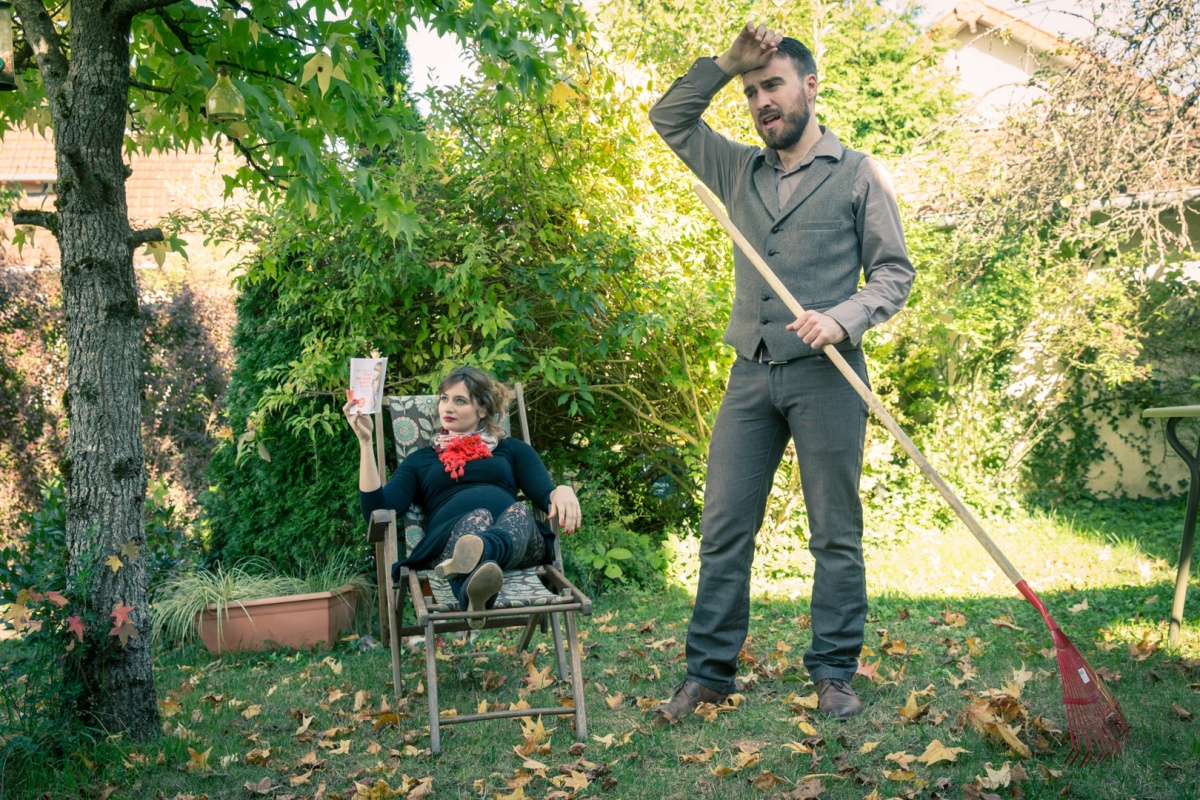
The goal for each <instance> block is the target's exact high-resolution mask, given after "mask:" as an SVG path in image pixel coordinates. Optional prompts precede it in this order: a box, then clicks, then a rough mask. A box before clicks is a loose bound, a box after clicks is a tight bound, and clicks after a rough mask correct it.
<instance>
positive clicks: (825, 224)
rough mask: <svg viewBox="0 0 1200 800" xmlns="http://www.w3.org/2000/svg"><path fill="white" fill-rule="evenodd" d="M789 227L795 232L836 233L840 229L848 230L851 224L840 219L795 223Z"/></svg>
mask: <svg viewBox="0 0 1200 800" xmlns="http://www.w3.org/2000/svg"><path fill="white" fill-rule="evenodd" d="M787 227H789V228H791V229H792V230H794V231H836V230H838V229H839V228H848V227H850V224H849V223H848V222H843V221H842V220H840V219H819V220H815V221H813V222H793V223H792V224H790V225H788V226H787Z"/></svg>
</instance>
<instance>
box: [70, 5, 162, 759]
mask: <svg viewBox="0 0 1200 800" xmlns="http://www.w3.org/2000/svg"><path fill="white" fill-rule="evenodd" d="M107 6H108V4H107V3H102V2H97V0H84V1H83V2H75V3H72V7H71V12H72V24H71V48H70V65H69V69H68V72H67V75H66V79H65V80H64V81H63V82H62V84H61V86H59V87H57V88H56V90H54V91H52V92H48V94H49V96H50V105H51V113H52V114H53V118H54V129H55V155H56V162H57V169H58V200H57V230H56V231H55V234H56V236H57V238H58V243H59V247H60V249H61V251H62V290H63V291H62V294H63V307H64V310H65V313H66V330H67V358H68V366H67V414H68V418H69V421H70V435H69V439H68V445H67V453H68V456H67V459H66V461H65V462H64V464H63V478H64V481H65V489H66V498H67V546H68V549H69V554H70V560H69V567H68V576H69V579H70V584H71V588H72V591H73V593H74V594H75V596H76V597H81V596H82V595H84V594H86V597H87V604H88V607H89V608H90V609H91V611H92V613H93V614H94V615H95V616H96V617H99V619H100V620H101V626H97V629H95V630H89V635H87V636H86V637H85V639H84V642H83V652H82V654H81V662H80V664H79V668H80V677H82V678H83V679H84V680H85V682H86V683H87V688H86V691H85V692H84V694H83V696H82V698H81V700H80V704H81V706H82V707H81V708H78V709H76V710H75V711H76V712H77V713H78V714H79V715H81V716H82V717H83V718H85V719H87V720H88V721H89V722H91V723H93V724H99V725H101V726H103V727H104V728H106V729H108V730H112V731H124V732H126V734H127V735H129V736H131V737H132V738H135V739H145V738H148V737H151V736H154V735H156V734H157V727H158V710H157V705H156V703H155V693H154V679H153V674H152V673H151V652H150V618H149V607H148V603H147V591H146V561H145V554H144V553H137V554H136V555H132V556H131V555H129V554H130V553H131V552H132V550H131V549H130V548H126V550H125V552H124V554H123V553H122V546H123V545H128V544H132V545H136V546H137V547H138V548H143V547H144V545H145V526H144V522H143V514H144V506H145V497H146V472H145V468H144V465H143V462H142V441H141V403H140V401H141V383H142V352H141V347H142V319H141V315H140V313H139V309H138V294H137V284H136V279H135V277H134V272H133V250H134V247H135V242H134V239H133V238H132V231H131V230H130V227H129V218H128V208H127V205H126V199H125V178H126V175H127V171H126V167H125V162H124V159H123V143H124V131H125V119H126V113H127V109H128V98H127V94H128V84H129V46H128V36H129V21H128V20H121V19H114V18H113V15H112V14H111V12H110V11H109V10H108V9H107V8H106V7H107ZM48 88H49V87H48ZM110 556H118V557H119V558H120V560H121V562H122V566H120V567H119V569H117V570H116V571H114V570H113V569H112V565H110V564H106V563H105V560H106V559H108V558H109V557H110ZM119 604H120V605H126V606H133V608H134V610H133V612H131V614H130V616H129V621H130V622H131V623H132V624H133V625H134V626H135V627H136V629H137V632H138V635H137V636H136V637H133V638H129V639H128V640H127V642H126V643H125V644H124V645H122V643H121V641H120V640H119V639H118V637H116V636H110V635H108V634H109V631H110V629H111V623H112V621H113V620H112V618H110V617H109V614H110V613H111V612H112V611H113V609H114V607H115V606H117V605H119Z"/></svg>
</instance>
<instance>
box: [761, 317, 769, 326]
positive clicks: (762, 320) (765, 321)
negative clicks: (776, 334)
mask: <svg viewBox="0 0 1200 800" xmlns="http://www.w3.org/2000/svg"><path fill="white" fill-rule="evenodd" d="M759 322H761V323H762V324H763V325H766V324H767V322H768V320H767V318H766V317H763V318H762V319H761V320H759Z"/></svg>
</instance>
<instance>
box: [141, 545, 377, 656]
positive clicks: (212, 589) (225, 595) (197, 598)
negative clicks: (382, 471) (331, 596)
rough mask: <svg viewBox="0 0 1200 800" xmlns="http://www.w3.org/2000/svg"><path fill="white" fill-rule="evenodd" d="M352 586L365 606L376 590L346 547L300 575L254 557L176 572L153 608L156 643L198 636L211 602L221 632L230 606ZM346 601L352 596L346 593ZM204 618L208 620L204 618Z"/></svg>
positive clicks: (168, 642) (161, 643)
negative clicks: (197, 620) (198, 617)
mask: <svg viewBox="0 0 1200 800" xmlns="http://www.w3.org/2000/svg"><path fill="white" fill-rule="evenodd" d="M343 586H351V587H353V589H354V590H355V591H357V592H358V593H359V594H360V596H362V598H363V600H364V602H362V603H360V604H359V609H360V611H361V610H362V609H370V608H371V607H372V605H373V604H372V603H370V602H366V601H367V600H369V598H370V597H372V596H373V592H374V587H373V585H372V583H371V580H370V577H369V576H368V575H366V574H364V572H363V571H362V569H361V568H360V567H359V566H358V565H357V564H356V563H355V558H354V556H353V554H352V553H350V551H342V552H340V553H338V554H336V555H335V556H333V557H332V558H330V559H327V560H325V561H323V562H321V563H320V565H318V566H315V567H313V568H311V569H307V570H305V571H303V572H302V573H301V574H300V575H298V576H297V575H288V574H281V573H280V572H279V571H278V570H276V569H275V566H274V564H272V563H271V562H270V561H268V560H267V559H265V558H261V557H256V556H255V557H250V558H245V559H241V560H239V561H237V562H235V563H234V564H233V565H232V566H230V567H229V568H226V567H225V566H224V565H223V564H218V565H217V566H216V567H215V568H213V569H211V570H206V569H197V570H190V571H187V572H181V573H178V574H176V575H173V576H172V577H170V578H169V579H167V581H166V582H164V583H163V584H162V586H160V587H159V589H158V594H157V597H158V600H157V601H156V602H155V603H154V604H153V605H152V606H151V608H150V616H151V622H152V626H153V642H154V646H155V647H156V648H157V647H161V646H163V645H168V646H170V645H175V644H187V643H190V642H194V641H198V639H199V631H198V630H197V627H196V625H197V623H196V619H197V615H199V614H200V612H202V611H204V610H205V609H207V608H208V607H209V606H210V605H211V606H216V612H217V614H216V617H217V636H218V638H219V637H220V636H221V622H222V620H224V619H226V618H227V617H228V613H229V608H230V607H231V606H237V607H241V608H243V609H244V608H245V606H244V605H243V604H244V603H246V602H249V601H251V600H263V599H265V598H268V597H281V596H286V595H295V594H307V593H310V592H330V591H333V590H335V589H338V588H340V587H343ZM342 600H343V602H347V601H346V600H345V598H343V599H342ZM200 624H203V622H201V623H200Z"/></svg>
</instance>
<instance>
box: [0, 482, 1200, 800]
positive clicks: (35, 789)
mask: <svg viewBox="0 0 1200 800" xmlns="http://www.w3.org/2000/svg"><path fill="white" fill-rule="evenodd" d="M1181 506H1182V504H1170V505H1163V504H1155V503H1133V502H1110V503H1102V504H1096V505H1090V506H1086V505H1085V506H1081V507H1077V508H1073V509H1072V510H1071V511H1070V512H1065V511H1060V512H1059V513H1058V514H1056V515H1053V516H1047V515H1044V514H1034V515H1031V516H1028V517H1025V516H1024V515H1022V518H1021V519H1020V521H999V522H997V521H990V522H985V528H987V529H988V530H989V532H990V533H991V534H992V535H993V537H994V538H995V539H996V540H997V542H998V544H999V545H1000V547H1001V548H1002V549H1003V550H1004V551H1005V552H1006V553H1007V554H1008V556H1009V558H1010V559H1011V560H1012V561H1013V563H1014V564H1015V565H1016V566H1017V567H1018V569H1020V570H1022V571H1023V572H1024V574H1025V577H1026V578H1027V579H1028V580H1029V582H1030V583H1031V584H1032V585H1033V586H1034V587H1035V589H1036V590H1037V591H1038V592H1039V593H1040V594H1041V596H1042V599H1043V600H1044V601H1045V602H1046V604H1047V605H1048V606H1049V608H1050V610H1051V612H1052V614H1054V616H1055V618H1056V619H1057V620H1058V622H1059V624H1060V626H1061V627H1062V628H1063V630H1064V631H1065V632H1066V633H1067V635H1068V636H1069V637H1070V638H1071V640H1072V641H1073V642H1074V643H1075V644H1076V646H1077V647H1079V649H1080V650H1081V651H1082V652H1083V653H1084V655H1085V656H1086V657H1087V658H1088V660H1089V661H1090V662H1091V663H1092V665H1093V666H1094V667H1096V668H1097V669H1101V670H1103V674H1105V675H1106V676H1107V679H1108V681H1109V685H1110V687H1111V688H1112V689H1113V691H1114V692H1115V693H1116V695H1117V697H1118V699H1119V700H1120V702H1121V703H1122V705H1123V708H1124V712H1125V715H1126V717H1127V719H1128V720H1129V723H1130V725H1131V727H1132V740H1131V742H1130V745H1129V747H1128V748H1127V749H1126V751H1125V753H1124V754H1123V755H1121V756H1120V757H1119V758H1117V759H1116V760H1114V761H1110V762H1106V763H1103V764H1101V765H1099V766H1093V767H1070V766H1066V765H1065V764H1064V759H1065V756H1066V753H1067V747H1066V746H1065V744H1064V741H1065V734H1062V735H1060V734H1057V733H1056V731H1057V730H1058V729H1065V728H1066V716H1065V713H1064V709H1063V705H1062V702H1061V700H1060V686H1059V679H1058V671H1057V662H1056V660H1055V659H1054V656H1053V651H1052V642H1051V639H1050V637H1049V635H1048V633H1047V631H1046V628H1045V626H1044V624H1043V623H1042V621H1041V619H1040V617H1039V616H1038V615H1037V613H1036V612H1035V611H1034V609H1033V608H1032V607H1031V606H1029V605H1028V604H1027V603H1026V602H1025V601H1024V600H1022V599H1021V598H1020V597H1019V596H1018V595H1017V594H1016V593H1015V591H1014V590H1013V588H1012V586H1011V584H1009V583H1008V582H1007V580H1006V579H1005V578H1004V576H1003V575H1002V573H1001V572H1000V570H999V569H998V568H997V567H995V565H994V564H992V563H991V561H990V560H988V558H987V556H986V555H985V554H984V552H983V550H982V549H981V548H980V547H979V546H978V545H977V544H976V543H975V542H974V540H973V539H972V538H971V537H970V535H969V534H968V533H966V531H965V530H964V529H962V528H961V527H960V526H952V527H948V528H947V529H946V530H933V529H920V528H913V529H910V530H908V531H906V532H904V536H903V537H900V538H892V539H888V540H887V543H886V544H880V543H875V544H872V545H871V546H870V548H869V550H868V554H867V563H868V573H869V576H870V587H869V591H870V597H871V611H870V615H869V617H868V623H867V639H866V645H867V651H866V652H865V653H864V655H863V657H862V659H861V660H862V662H864V663H865V664H867V665H868V666H869V667H873V668H874V672H875V678H874V680H871V679H869V678H867V677H862V676H860V677H856V678H855V680H854V683H855V686H856V688H857V689H858V691H859V693H860V695H862V697H863V698H864V700H865V701H866V704H867V708H866V711H865V713H863V714H862V715H861V716H859V717H856V718H854V719H852V720H849V721H846V722H837V721H831V720H827V719H824V718H822V717H820V716H819V715H817V714H816V713H815V712H814V711H812V710H810V709H809V708H808V707H807V704H808V703H809V702H810V700H809V698H810V696H811V694H812V688H811V685H810V684H809V683H808V682H807V674H806V672H805V670H804V668H803V666H802V664H801V657H802V654H803V651H804V648H805V646H806V644H807V640H808V635H809V634H808V631H807V629H806V628H807V625H806V621H807V611H808V591H809V583H808V576H810V575H811V560H810V559H808V557H807V554H806V553H805V552H804V551H803V550H802V548H798V549H795V550H794V552H788V553H784V554H783V555H781V554H780V551H779V548H778V547H776V548H774V549H771V550H769V551H768V552H764V553H763V554H761V555H760V558H759V563H758V564H757V565H756V568H757V569H758V571H759V573H761V576H760V577H756V581H755V584H754V587H753V592H754V598H753V605H752V621H751V628H750V640H749V641H748V642H747V645H746V648H745V650H744V651H743V660H742V664H741V673H742V680H743V683H744V685H745V688H744V691H743V692H742V693H741V695H742V697H741V698H740V699H739V702H738V704H737V707H736V708H731V709H728V710H720V711H719V712H717V713H715V714H713V715H712V719H711V721H705V720H704V719H702V718H701V717H700V716H696V717H694V718H692V719H689V720H686V721H685V722H683V723H682V724H680V725H679V726H678V727H676V728H674V729H664V728H659V727H655V726H654V725H653V724H652V718H651V716H650V715H649V713H648V712H647V711H646V710H645V709H646V708H647V707H648V706H649V705H650V704H652V701H657V700H661V699H665V698H667V697H669V696H670V695H671V692H672V690H673V689H674V687H675V685H676V683H677V682H678V681H679V680H680V678H681V677H682V674H683V644H684V639H685V635H686V629H687V620H688V617H689V614H690V607H689V602H690V600H691V596H690V591H691V590H692V588H693V587H694V584H692V585H690V586H670V587H666V588H663V589H661V590H659V591H655V592H650V593H644V592H643V593H637V592H621V591H611V592H609V593H606V594H604V595H602V596H599V597H597V598H595V600H596V613H595V614H594V615H593V617H591V618H590V619H588V618H584V619H583V621H582V624H581V635H582V636H584V637H585V639H584V642H583V646H584V650H585V653H584V655H585V660H584V662H583V669H584V675H585V678H586V680H587V690H586V700H587V705H588V720H589V727H590V730H589V737H588V741H587V742H586V743H584V744H582V745H576V742H575V736H574V732H573V730H572V725H571V721H570V717H558V718H554V719H547V720H543V721H542V725H541V728H542V730H539V726H538V722H537V721H536V720H532V721H527V722H522V721H520V720H504V721H492V722H487V723H477V724H472V725H463V726H453V727H449V728H444V729H443V732H442V745H443V754H442V755H441V756H432V755H430V754H429V752H428V750H427V747H428V735H427V733H426V732H425V730H424V727H423V724H422V721H423V720H424V719H425V715H426V713H427V709H426V704H425V696H424V693H423V691H424V685H423V684H422V682H421V676H422V675H423V656H422V653H421V652H420V651H417V650H413V651H408V655H407V656H406V659H405V663H404V671H405V673H406V675H407V676H408V677H407V678H406V680H407V682H408V685H409V686H412V687H414V689H415V692H414V693H413V694H412V695H411V696H410V697H409V698H407V700H406V701H405V702H400V703H397V702H396V700H395V698H393V697H392V696H391V691H390V690H391V686H390V669H389V666H388V655H387V651H386V650H384V649H382V648H380V649H376V650H373V651H371V652H366V653H360V652H359V650H358V648H357V647H356V643H355V642H354V641H347V642H343V643H341V644H340V645H339V646H338V648H337V649H335V650H334V651H333V652H331V653H316V654H313V653H292V652H270V653H265V654H259V655H255V656H247V657H241V658H236V659H235V658H229V657H227V658H223V659H220V660H218V661H212V660H211V659H210V658H209V657H208V656H207V654H205V653H204V652H203V651H200V650H197V649H192V650H187V651H182V652H174V653H168V654H164V655H163V656H162V657H161V658H160V659H159V661H158V662H157V665H156V675H157V682H158V692H159V700H160V703H161V704H162V710H163V717H164V719H163V723H164V730H165V731H166V734H165V735H164V736H163V737H162V738H161V740H159V741H158V742H155V743H152V744H148V745H140V746H135V745H132V744H130V743H127V742H123V741H121V740H120V739H115V740H110V741H100V742H97V743H96V745H95V746H94V747H93V748H91V750H90V751H89V752H86V753H84V752H76V753H72V754H68V755H67V756H66V758H65V763H62V764H59V765H58V769H57V770H56V771H55V772H49V771H41V772H38V771H36V770H35V771H34V772H36V775H35V776H34V777H33V778H32V779H31V781H30V782H29V783H26V785H24V786H13V785H12V784H11V782H10V781H11V775H13V774H15V770H14V769H13V764H12V763H11V761H12V759H13V757H14V755H15V753H14V752H13V750H12V747H11V745H7V746H6V747H5V748H0V759H3V772H0V779H4V780H6V781H9V782H8V783H7V784H4V785H0V795H3V796H4V797H5V798H8V797H12V798H17V797H27V796H34V797H38V796H45V797H49V798H58V797H63V798H66V797H80V796H91V797H109V798H112V800H118V799H120V798H139V799H140V798H157V797H165V798H167V800H171V798H175V797H177V796H181V797H189V796H194V797H200V796H204V795H207V797H208V798H209V800H217V798H253V797H266V796H270V797H275V798H280V799H282V800H286V798H288V797H294V798H297V799H298V798H317V797H325V798H334V797H340V798H342V799H343V800H347V799H348V798H353V797H359V798H387V797H393V796H395V797H399V796H404V794H405V793H407V796H408V797H411V798H420V797H425V796H433V797H488V798H492V797H499V798H512V799H513V800H519V799H520V798H522V797H528V798H561V799H562V800H566V798H571V797H576V796H577V797H580V798H586V797H609V798H695V797H708V796H712V797H720V798H767V797H781V796H783V797H793V798H808V797H819V798H821V799H822V800H838V799H840V798H847V799H849V800H861V798H889V797H905V798H907V797H922V798H954V799H955V800H957V798H961V797H967V798H976V797H985V798H986V797H992V796H996V797H1001V798H1021V797H1027V798H1080V799H1081V800H1082V799H1084V798H1086V799H1088V800H1091V799H1092V798H1135V797H1136V798H1164V799H1166V798H1195V797H1200V736H1198V735H1197V732H1196V730H1197V729H1196V725H1197V724H1198V723H1197V722H1195V721H1194V720H1192V719H1191V715H1192V714H1200V624H1198V623H1197V619H1196V615H1197V613H1198V612H1197V611H1196V610H1195V609H1196V603H1197V598H1196V596H1195V595H1196V592H1197V587H1196V586H1195V585H1194V584H1195V583H1196V581H1193V586H1192V595H1193V596H1192V598H1191V599H1192V601H1193V602H1192V604H1191V608H1192V612H1191V618H1190V620H1189V623H1190V624H1188V625H1185V628H1184V635H1183V637H1182V641H1181V643H1180V645H1179V646H1178V647H1176V648H1173V649H1167V648H1166V647H1165V640H1166V624H1165V618H1166V616H1167V614H1168V613H1169V609H1170V603H1171V593H1172V590H1173V584H1174V571H1173V565H1174V561H1175V558H1176V557H1177V555H1176V553H1177V549H1176V548H1177V547H1178V540H1179V535H1180V531H1181V529H1182V507H1181ZM868 526H870V521H869V520H868ZM783 549H784V550H787V549H788V548H787V547H784V548H783ZM784 556H786V558H784ZM768 561H770V562H771V563H767V562H768ZM784 562H786V563H784ZM768 574H769V575H770V576H771V577H770V578H768V577H766V576H767V575H768ZM515 643H516V633H512V634H509V635H493V634H489V635H487V636H484V637H480V638H479V639H478V640H476V641H474V642H468V641H466V640H465V639H458V640H450V641H445V642H443V643H442V647H441V655H442V656H444V659H442V660H439V666H440V668H441V670H442V680H441V696H442V707H443V708H454V709H457V710H458V711H459V712H461V713H471V712H473V711H474V710H475V709H476V707H477V706H478V704H479V703H480V702H481V701H487V702H502V703H510V702H518V701H520V700H522V699H527V700H528V701H529V702H530V703H532V704H533V705H546V704H549V703H555V702H557V700H558V699H559V698H561V697H564V696H566V695H567V694H568V692H569V686H568V685H567V684H564V683H554V682H551V683H550V685H548V686H546V687H544V688H537V689H530V688H529V685H530V684H534V685H536V684H539V683H541V682H542V681H541V680H539V679H536V678H531V675H536V674H537V673H539V671H543V670H546V668H548V667H552V665H553V663H554V659H553V655H552V651H550V650H549V649H548V648H547V647H546V646H545V644H544V640H543V643H542V644H540V645H539V646H538V647H537V649H536V650H535V651H534V653H533V658H532V661H531V662H529V663H524V662H523V661H522V659H521V658H520V657H519V656H518V655H516V654H514V653H513V652H512V650H513V647H514V645H515ZM12 647H13V646H12V645H9V646H8V648H9V655H10V657H11V653H12ZM466 652H480V653H482V655H478V656H475V657H466V658H457V657H456V656H457V655H458V654H461V653H466ZM542 674H546V673H542ZM549 674H551V675H552V674H553V670H550V672H549ZM385 700H386V701H387V702H388V703H389V704H390V705H391V707H392V708H393V709H394V710H398V711H401V712H403V711H405V710H407V712H409V713H411V715H412V716H411V717H410V718H404V717H403V715H401V717H400V718H399V720H398V724H392V723H391V722H386V721H387V720H388V718H387V717H379V716H373V714H374V713H375V712H379V711H380V710H381V708H382V706H381V704H382V703H383V702H384V701H385ZM922 707H924V708H922ZM900 709H904V712H903V713H902V712H901V710H900ZM989 713H996V714H1001V715H1006V716H1002V717H1001V718H1000V722H1001V723H1002V725H1001V726H1003V724H1005V723H1006V724H1007V730H1008V731H1010V732H1013V733H1015V734H1016V740H1017V742H1016V743H1015V744H1013V745H1006V744H1005V743H1004V740H1003V738H1002V734H1001V732H1000V730H999V727H997V726H996V725H992V726H991V728H990V729H989V730H987V731H981V730H979V729H978V728H977V727H976V726H975V725H973V724H972V720H975V721H977V722H986V721H987V720H988V719H992V718H990V717H988V716H987V715H988V714H989ZM906 715H907V716H906ZM910 717H911V718H912V719H909V718H910ZM377 721H385V722H386V724H383V725H382V726H380V727H376V725H375V723H376V722H377ZM935 740H936V741H937V742H940V743H941V744H942V745H944V746H945V747H946V748H949V750H948V753H949V754H950V755H952V756H953V757H954V758H955V760H954V761H948V760H940V761H931V759H926V761H931V763H926V761H922V760H919V757H921V756H923V755H925V754H926V752H927V750H929V749H930V745H931V743H933V742H934V741H935ZM1023 747H1028V748H1029V751H1030V752H1029V757H1027V758H1021V757H1018V755H1017V754H1016V751H1018V750H1020V749H1022V748H1023ZM958 748H961V750H958ZM934 749H936V748H934ZM5 776H9V777H5ZM812 776H816V777H812ZM380 781H383V782H385V783H386V787H385V786H384V785H383V784H381V783H380ZM30 783H37V784H38V785H30ZM110 789H111V790H112V791H111V793H109V790H110ZM89 792H90V794H89ZM41 793H45V794H44V795H43V794H41Z"/></svg>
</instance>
